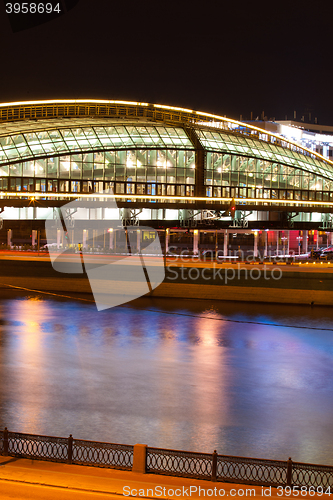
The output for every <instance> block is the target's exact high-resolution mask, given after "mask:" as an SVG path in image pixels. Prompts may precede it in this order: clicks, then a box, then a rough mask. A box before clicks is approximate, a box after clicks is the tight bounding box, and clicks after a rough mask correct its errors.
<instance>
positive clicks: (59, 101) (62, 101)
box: [0, 99, 333, 166]
mask: <svg viewBox="0 0 333 500" xmlns="http://www.w3.org/2000/svg"><path fill="white" fill-rule="evenodd" d="M84 103H93V104H116V105H117V104H124V105H128V106H153V107H154V108H161V109H166V110H168V109H169V110H170V111H182V112H185V113H190V114H196V115H198V116H205V117H207V118H212V119H215V120H218V121H222V122H225V123H233V124H235V125H238V126H241V127H246V128H248V129H250V130H255V131H256V132H260V133H261V134H264V135H267V136H270V137H275V138H276V139H278V140H279V141H283V142H286V143H288V144H292V145H293V146H296V147H297V148H299V149H300V150H303V151H307V152H308V153H310V155H313V156H315V157H317V158H318V159H320V160H321V161H324V162H326V163H329V164H330V165H332V166H333V161H331V160H329V159H328V158H325V157H324V156H322V155H320V154H319V153H316V152H315V151H312V150H311V149H308V148H305V147H304V146H300V145H299V144H297V142H294V141H291V140H289V139H285V138H284V137H281V136H280V135H277V134H273V133H272V132H268V131H267V130H264V129H262V128H259V127H255V126H254V125H249V124H247V123H244V122H240V121H238V120H233V119H231V118H226V117H224V116H220V115H214V114H211V113H205V112H203V111H193V110H191V109H186V108H178V107H175V106H167V105H164V104H149V103H146V102H135V101H108V100H100V99H54V100H46V101H22V102H21V101H17V102H7V103H2V104H0V108H4V107H11V106H31V105H46V104H84ZM207 126H209V123H207Z"/></svg>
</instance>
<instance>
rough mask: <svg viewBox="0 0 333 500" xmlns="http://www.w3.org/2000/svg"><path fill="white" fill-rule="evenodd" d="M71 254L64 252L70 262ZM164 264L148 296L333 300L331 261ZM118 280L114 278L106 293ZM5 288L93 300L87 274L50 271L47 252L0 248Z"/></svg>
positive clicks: (0, 281)
mask: <svg viewBox="0 0 333 500" xmlns="http://www.w3.org/2000/svg"><path fill="white" fill-rule="evenodd" d="M73 257H74V258H75V256H74V255H73ZM73 257H71V255H68V256H66V259H68V263H69V264H70V262H71V259H72V258H73ZM89 260H90V262H91V264H92V265H104V264H107V263H108V260H109V256H107V255H91V256H89ZM119 260H120V261H121V260H122V257H121V256H119ZM151 264H153V259H152V262H151ZM165 264H166V269H165V270H166V276H165V279H164V281H163V283H161V284H160V285H159V286H158V287H157V288H155V289H154V290H153V291H152V292H151V293H150V295H151V296H153V297H171V298H178V297H179V298H182V297H187V298H191V299H196V298H197V299H207V300H222V301H235V302H265V303H281V304H304V305H311V306H314V305H316V306H317V305H322V306H332V305H333V280H332V277H333V262H332V263H331V262H323V261H320V262H319V261H317V262H315V261H308V262H306V261H305V260H303V261H299V262H293V263H288V264H286V263H285V262H279V261H277V262H275V261H274V262H273V261H272V262H267V263H255V262H252V263H243V262H238V261H236V262H233V263H231V262H227V263H223V262H212V261H207V262H202V261H199V262H198V261H196V260H195V259H193V260H192V259H191V258H189V259H185V258H179V259H177V260H175V259H174V258H171V259H167V260H166V263H165ZM123 265H124V266H127V265H128V262H127V261H126V262H125V261H124V264H123ZM120 285H121V283H120V282H118V283H117V282H114V286H112V287H111V288H110V290H111V291H110V293H112V290H116V291H117V290H119V289H120V288H119V286H120ZM10 289H11V290H15V289H21V290H26V291H27V290H28V291H29V292H36V293H44V294H47V293H51V294H54V295H59V297H60V296H62V297H65V298H69V297H71V298H78V299H80V300H85V301H88V302H94V300H93V297H92V291H91V287H90V284H89V280H88V277H87V275H86V274H85V273H82V274H63V273H59V272H57V271H55V270H54V269H53V268H52V265H51V262H50V257H49V255H48V253H44V254H40V255H38V253H33V252H26V253H25V252H4V253H2V252H0V290H4V291H6V290H8V291H9V290H10ZM117 293H118V292H117ZM124 302H126V300H124Z"/></svg>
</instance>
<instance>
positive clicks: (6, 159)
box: [0, 123, 194, 164]
mask: <svg viewBox="0 0 333 500" xmlns="http://www.w3.org/2000/svg"><path fill="white" fill-rule="evenodd" d="M0 132H1V130H0ZM131 148H172V149H179V148H181V149H184V148H186V149H194V146H193V145H192V143H191V141H190V140H189V138H188V137H187V135H186V133H185V131H184V130H183V129H182V128H175V127H163V126H160V125H158V126H153V125H152V124H150V123H148V124H144V123H143V124H140V123H138V124H135V125H131V124H126V125H119V124H117V125H113V124H112V125H110V124H109V123H106V124H104V126H102V125H98V126H96V125H94V126H86V125H83V126H81V127H76V128H67V127H66V128H61V127H59V128H58V129H51V130H38V131H35V132H33V131H29V132H22V133H19V134H11V135H2V136H0V163H2V164H6V163H15V162H21V161H27V160H29V159H34V158H38V157H45V156H54V155H59V154H71V153H81V152H86V151H91V150H104V149H131Z"/></svg>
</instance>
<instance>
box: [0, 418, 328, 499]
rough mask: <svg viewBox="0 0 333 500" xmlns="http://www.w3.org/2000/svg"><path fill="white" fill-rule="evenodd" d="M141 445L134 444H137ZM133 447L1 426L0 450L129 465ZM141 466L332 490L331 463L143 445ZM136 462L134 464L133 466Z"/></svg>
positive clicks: (215, 478)
mask: <svg viewBox="0 0 333 500" xmlns="http://www.w3.org/2000/svg"><path fill="white" fill-rule="evenodd" d="M142 446H144V445H138V447H140V449H141V450H142ZM134 454H135V447H134V446H129V445H124V444H114V443H100V442H95V441H85V440H79V439H73V437H72V435H70V436H69V438H62V437H53V436H38V435H34V434H23V433H18V432H9V431H8V430H7V428H5V430H4V431H0V455H5V456H7V455H9V456H14V457H23V458H35V459H39V460H52V461H56V462H67V463H73V464H82V465H93V466H97V467H109V468H115V469H127V470H130V469H132V467H133V463H134V462H135V460H134ZM136 457H137V458H136V460H138V457H141V458H140V460H141V465H140V468H142V470H143V471H144V470H146V472H150V473H155V474H166V475H170V476H181V477H191V478H197V479H208V480H212V481H224V482H233V483H246V484H257V485H264V486H292V487H299V488H301V487H304V486H305V487H307V488H309V487H310V486H311V487H312V488H322V489H323V492H325V491H327V489H329V490H328V491H330V493H333V466H327V465H316V464H306V463H301V462H292V460H291V459H290V458H289V460H287V461H278V460H264V459H262V460H261V459H258V458H244V457H232V456H227V455H218V454H217V453H216V451H214V453H212V454H209V453H191V452H187V451H181V450H168V449H164V448H147V452H146V454H143V455H142V452H141V454H138V455H137V456H136ZM137 466H138V463H137V464H136V467H137Z"/></svg>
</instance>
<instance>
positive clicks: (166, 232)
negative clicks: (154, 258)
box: [165, 227, 169, 255]
mask: <svg viewBox="0 0 333 500" xmlns="http://www.w3.org/2000/svg"><path fill="white" fill-rule="evenodd" d="M168 251H169V228H168V227H167V228H166V230H165V255H166V254H167V253H168Z"/></svg>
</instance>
